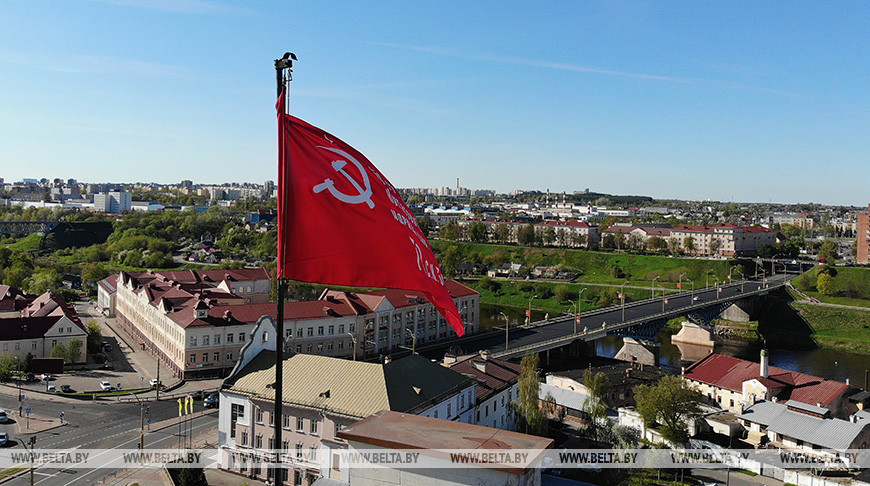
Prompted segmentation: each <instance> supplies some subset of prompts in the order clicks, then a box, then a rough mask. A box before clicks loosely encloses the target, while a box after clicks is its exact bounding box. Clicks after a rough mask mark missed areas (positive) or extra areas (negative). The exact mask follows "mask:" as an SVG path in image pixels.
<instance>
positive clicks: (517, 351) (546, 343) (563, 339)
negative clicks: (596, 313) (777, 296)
mask: <svg viewBox="0 0 870 486" xmlns="http://www.w3.org/2000/svg"><path fill="white" fill-rule="evenodd" d="M784 285H785V282H780V283H774V284H770V285H768V286H767V287H762V288H760V289H756V290H750V291H746V292H741V293H740V295H734V296H729V297H723V298H719V299H714V300H710V301H705V302H701V303H698V304H692V305H689V306H686V307H680V308H678V309H672V310H666V311H665V312H657V313H655V314H650V315H647V316H644V317H639V318H635V319H632V320H629V321H625V322H619V323H615V324H609V325H602V326H601V327H595V328H592V329H589V328H588V327H586V328H584V329H583V330H582V331H578V332H577V333H570V334H566V335H563V336H559V337H557V338H550V339H546V340H543V341H538V342H536V343H532V344H527V345H524V346H518V347H515V348H511V349H508V350H506V351H496V352H493V353H492V356H493V357H494V358H505V357H511V356H517V355H522V354H526V353H530V352H539V351H544V350H546V349H552V348H554V347H557V346H559V345H564V344H565V343H568V342H570V341H574V340H575V339H580V338H585V337H588V336H590V335H593V334H594V335H599V334H601V333H605V334H606V333H608V332H611V331H618V330H620V329H624V328H628V327H632V326H637V325H640V324H644V323H647V322H650V321H655V320H659V319H671V318H673V317H676V316H679V315H683V314H687V313H691V312H692V311H696V310H700V309H703V308H705V307H710V306H713V305H719V304H723V303H727V302H733V301H735V300H739V299H741V298H745V297H749V296H753V295H761V294H765V293H768V292H770V290H771V289H775V288H779V287H782V286H784ZM612 310H613V309H611V311H612Z"/></svg>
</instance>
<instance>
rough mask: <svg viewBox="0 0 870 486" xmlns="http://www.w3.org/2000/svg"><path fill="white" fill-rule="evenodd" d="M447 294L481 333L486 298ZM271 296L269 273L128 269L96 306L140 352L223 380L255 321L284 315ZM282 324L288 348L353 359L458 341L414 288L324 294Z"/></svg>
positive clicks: (465, 292) (466, 292) (462, 290)
mask: <svg viewBox="0 0 870 486" xmlns="http://www.w3.org/2000/svg"><path fill="white" fill-rule="evenodd" d="M113 288H114V289H115V290H114V292H113V291H112V289H113ZM447 290H448V292H449V293H450V295H451V297H453V299H454V302H455V303H456V305H457V308H458V309H459V313H460V316H461V317H462V320H463V322H464V323H465V325H466V327H465V331H466V333H469V334H474V333H477V332H478V330H479V323H480V295H479V294H478V293H477V292H476V291H474V290H472V289H470V288H468V287H466V286H464V285H462V284H460V283H458V282H455V281H449V282H447ZM269 292H270V280H269V275H268V273H267V272H266V271H265V270H262V269H259V270H250V269H248V270H209V271H193V270H187V271H176V272H150V271H149V272H139V273H128V272H122V273H121V274H119V276H118V277H117V279H116V281H115V282H112V280H111V279H105V280H103V281H102V282H101V283H100V284H99V286H98V296H97V300H98V302H99V303H100V306H101V308H102V309H103V311H104V313H106V314H107V315H109V314H111V313H113V312H114V314H115V315H116V316H117V322H118V324H119V325H120V326H121V327H122V328H123V329H124V330H125V331H127V333H128V334H130V335H131V336H134V338H135V339H137V340H138V342H139V345H140V346H141V347H143V348H144V349H148V350H150V351H151V352H152V353H153V354H155V355H157V356H159V358H160V359H161V361H162V362H163V363H164V364H165V365H166V366H168V367H169V368H170V370H171V371H172V372H173V373H175V374H176V375H179V376H183V377H185V378H187V379H190V378H202V377H213V376H217V377H220V376H225V375H226V374H227V373H228V372H229V371H230V370H231V369H232V367H233V366H235V363H236V361H237V360H238V357H239V351H240V350H241V347H242V346H243V345H244V344H245V343H246V341H247V339H248V335H249V334H250V332H251V330H252V329H253V328H254V326H255V325H256V322H257V321H258V320H259V319H260V318H261V317H263V316H267V315H268V316H271V317H272V318H277V304H274V303H269V302H268V301H269ZM113 293H114V296H113V295H112V294H113ZM112 302H114V306H113V305H112ZM113 309H114V310H113ZM284 320H285V322H284V329H285V332H286V339H287V346H288V349H290V350H292V351H295V352H297V353H307V354H319V355H325V356H336V357H347V358H352V357H354V356H356V357H359V358H363V357H366V356H372V355H373V356H376V355H378V354H388V353H390V352H392V351H396V350H398V349H400V347H405V348H413V347H414V346H417V345H420V346H422V345H424V344H427V343H432V342H435V341H440V340H445V339H448V338H449V337H450V336H452V335H453V331H452V329H451V328H450V325H449V324H448V323H447V321H446V320H445V319H444V318H443V317H442V316H441V314H440V313H438V312H437V310H436V309H435V307H434V306H433V305H432V304H431V303H430V302H429V301H428V300H427V299H426V297H425V296H424V295H423V294H422V292H418V291H408V290H390V289H387V290H376V291H371V292H365V293H353V292H340V291H330V290H326V291H324V292H323V293H322V295H321V296H320V298H319V299H317V300H311V301H300V302H286V303H285V304H284Z"/></svg>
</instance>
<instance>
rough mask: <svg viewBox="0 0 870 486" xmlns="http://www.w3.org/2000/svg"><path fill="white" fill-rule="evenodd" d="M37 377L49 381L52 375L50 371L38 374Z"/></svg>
mask: <svg viewBox="0 0 870 486" xmlns="http://www.w3.org/2000/svg"><path fill="white" fill-rule="evenodd" d="M39 379H40V380H43V381H51V380H53V379H54V377H53V376H51V374H50V373H43V374H41V375H39Z"/></svg>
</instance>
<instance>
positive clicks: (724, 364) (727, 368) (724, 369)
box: [683, 350, 858, 417]
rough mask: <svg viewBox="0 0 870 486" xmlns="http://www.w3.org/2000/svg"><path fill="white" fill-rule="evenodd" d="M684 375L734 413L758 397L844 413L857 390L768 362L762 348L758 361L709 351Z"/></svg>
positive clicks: (685, 371)
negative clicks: (771, 364)
mask: <svg viewBox="0 0 870 486" xmlns="http://www.w3.org/2000/svg"><path fill="white" fill-rule="evenodd" d="M683 379H684V380H686V382H688V383H689V385H691V386H692V387H693V388H695V389H696V390H698V391H699V392H700V393H701V394H702V395H703V396H704V397H706V398H707V401H708V402H710V403H714V404H716V405H718V406H720V407H721V408H723V409H726V410H728V411H729V412H731V413H734V414H737V413H740V412H741V410H742V408H741V407H743V408H745V407H747V406H750V405H752V404H753V403H755V402H757V401H760V400H766V401H772V400H774V399H776V400H778V401H781V402H786V403H790V402H791V401H796V402H801V403H809V404H814V405H816V406H817V407H824V408H826V409H827V410H829V411H830V413H831V415H832V416H834V417H845V416H848V415H849V414H850V413H852V412H853V411H854V410H852V406H853V405H850V403H849V401H848V398H849V397H851V396H852V395H854V394H855V393H856V392H857V391H858V389H857V388H855V387H853V386H851V385H849V384H847V383H841V382H839V381H833V380H826V379H824V378H819V377H817V376H812V375H808V374H805V373H799V372H797V371H789V370H785V369H782V368H777V367H774V366H770V365H769V363H768V357H767V352H766V351H765V350H762V352H761V361H760V363H753V362H751V361H746V360H742V359H738V358H732V357H730V356H724V355H721V354H714V353H710V354H708V355H707V356H705V357H703V358H701V359H700V360H698V361H696V362H695V363H693V364H692V365H691V366H689V367H688V368H685V370H684V371H683Z"/></svg>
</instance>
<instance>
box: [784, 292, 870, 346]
mask: <svg viewBox="0 0 870 486" xmlns="http://www.w3.org/2000/svg"><path fill="white" fill-rule="evenodd" d="M791 305H792V307H793V308H794V309H796V310H797V311H798V313H799V314H800V316H801V317H802V318H803V319H804V320H805V321H806V322H807V324H809V325H810V327H811V328H812V330H813V334H812V338H813V340H815V342H816V344H818V345H819V346H822V347H826V348H836V349H845V350H848V351H854V352H857V353H866V354H870V311H863V310H856V309H841V308H836V307H826V306H820V305H811V304H798V303H793V304H791Z"/></svg>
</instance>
